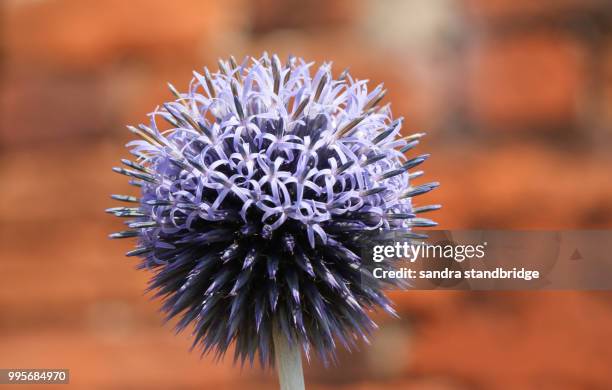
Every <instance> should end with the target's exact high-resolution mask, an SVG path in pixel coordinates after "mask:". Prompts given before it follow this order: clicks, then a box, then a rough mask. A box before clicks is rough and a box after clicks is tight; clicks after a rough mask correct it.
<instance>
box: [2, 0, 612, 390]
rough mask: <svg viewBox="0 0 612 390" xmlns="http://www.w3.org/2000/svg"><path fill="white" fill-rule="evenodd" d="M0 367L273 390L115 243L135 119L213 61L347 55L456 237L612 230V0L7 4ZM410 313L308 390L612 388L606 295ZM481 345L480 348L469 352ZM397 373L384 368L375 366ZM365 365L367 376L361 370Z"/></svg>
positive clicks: (56, 0)
mask: <svg viewBox="0 0 612 390" xmlns="http://www.w3.org/2000/svg"><path fill="white" fill-rule="evenodd" d="M0 7H1V8H0V9H1V14H0V16H1V18H2V22H1V25H0V28H1V29H2V34H1V35H0V45H1V46H0V49H1V51H0V53H1V57H0V58H1V60H2V68H1V69H2V71H1V73H0V77H1V83H2V84H0V182H1V183H3V184H2V191H0V245H1V247H2V249H3V250H2V255H1V257H2V258H1V260H0V271H1V272H0V310H1V312H2V313H3V315H2V316H0V367H8V366H41V367H42V366H66V367H70V368H71V369H72V370H73V378H74V385H75V387H77V388H88V389H90V388H149V389H152V388H159V389H167V388H196V387H197V388H209V387H212V386H214V387H216V388H238V387H240V388H246V387H247V386H250V387H251V388H268V387H269V386H271V385H272V383H273V381H274V379H273V377H272V376H271V375H267V374H266V375H264V374H261V373H259V371H257V370H248V369H246V370H245V371H243V372H242V374H240V375H238V376H236V375H235V373H236V372H237V370H234V369H232V367H231V361H224V362H223V363H222V364H220V365H215V364H214V363H213V362H212V361H211V359H208V358H205V359H204V360H199V358H198V356H197V353H193V354H189V353H187V352H186V351H187V349H188V346H189V339H188V337H186V336H179V337H174V336H173V334H172V332H171V331H170V327H169V326H165V327H162V325H161V320H160V316H159V314H158V313H157V312H156V309H157V306H158V305H157V303H156V302H149V301H148V300H147V299H146V298H145V297H143V296H142V290H143V289H144V286H145V284H146V280H147V275H145V274H142V273H137V272H135V271H134V270H133V269H132V268H133V262H130V261H123V260H122V256H123V255H122V253H123V252H124V251H125V250H126V249H127V247H128V246H129V243H121V244H116V243H112V244H111V243H108V242H107V241H106V240H105V238H104V237H105V235H106V233H108V232H110V231H113V230H114V229H115V228H116V224H115V221H114V220H112V219H111V218H107V217H106V216H105V215H103V213H102V212H101V210H103V209H104V208H105V207H107V206H109V205H110V204H111V202H110V200H109V199H108V197H107V194H109V193H112V192H115V191H118V190H119V189H121V188H125V183H124V180H122V178H119V177H115V176H114V175H113V174H112V173H111V172H110V167H111V166H112V165H113V164H115V163H116V161H117V160H118V159H119V158H120V157H122V156H124V155H125V150H124V149H123V148H122V144H123V143H125V142H126V141H127V140H128V139H129V137H128V135H127V134H126V132H125V131H124V126H125V124H128V123H134V122H137V121H140V120H143V119H144V117H145V114H146V113H147V112H149V111H151V109H152V108H153V107H154V106H155V105H156V104H159V103H160V102H161V101H163V100H164V99H168V98H169V97H170V95H169V93H168V92H167V89H166V87H165V82H166V81H170V82H172V83H173V84H175V85H176V86H177V87H178V88H179V89H181V88H184V87H185V86H186V85H187V83H188V81H189V79H190V75H191V71H192V70H193V69H198V68H200V67H202V66H204V65H206V66H212V67H214V66H215V65H214V64H215V63H216V58H217V57H219V56H227V55H230V54H233V55H235V56H237V57H240V56H242V55H246V54H251V55H258V54H260V53H261V52H262V51H264V50H267V51H269V52H278V53H279V54H281V55H287V54H289V53H293V54H296V55H301V56H304V57H307V58H311V59H313V60H317V61H322V60H329V59H333V60H334V66H335V69H336V70H337V71H340V70H341V69H343V68H344V67H350V69H351V71H352V72H353V73H354V74H355V75H356V76H357V77H360V78H370V79H371V81H372V82H373V83H378V82H384V83H385V86H386V87H387V88H388V89H389V95H388V100H389V101H390V102H392V104H393V106H392V107H393V110H394V112H395V114H396V115H404V116H405V117H406V121H405V132H409V131H427V132H428V134H429V135H428V137H427V138H426V139H425V142H424V143H423V146H422V147H421V148H420V150H419V152H420V151H427V152H431V153H432V154H433V157H432V158H431V160H430V161H428V162H427V164H426V166H425V170H426V173H427V175H426V179H425V180H429V179H430V180H437V181H440V182H441V183H442V186H441V187H440V188H439V189H438V190H436V191H434V192H433V193H431V194H428V195H426V196H427V199H424V200H422V201H421V202H422V203H442V204H443V205H444V208H443V209H442V210H441V211H440V212H438V213H437V214H436V215H435V216H433V215H432V217H435V219H436V220H438V221H439V222H440V224H441V226H443V227H445V228H484V227H498V228H500V227H504V228H610V226H612V182H611V180H610V174H609V172H610V168H611V167H612V164H611V163H612V156H611V155H610V152H609V150H610V147H611V146H612V130H611V129H612V31H611V29H612V6H611V4H610V2H609V1H605V0H601V1H596V0H583V1H581V0H558V1H554V2H553V1H549V2H534V1H528V0H520V1H511V0H489V1H485V0H457V1H452V0H430V1H404V0H385V1H379V0H359V1H350V0H340V1H334V2H329V1H323V0H315V1H308V2H305V1H295V0H291V1H281V0H255V1H246V0H230V1H196V0H180V1H175V2H167V1H145V0H132V1H129V2H128V1H120V0H104V1H94V0H5V1H4V2H2V3H1V5H0ZM393 298H394V299H395V301H396V302H397V303H398V307H399V310H400V313H401V314H402V317H403V320H402V321H389V320H387V319H381V321H383V322H384V324H383V326H382V327H381V330H380V331H379V332H378V334H377V336H376V337H375V339H374V340H373V346H372V347H368V348H364V349H363V351H362V352H359V353H355V354H353V355H350V356H349V355H345V354H342V363H341V364H342V365H341V367H340V368H339V369H335V370H324V369H322V368H321V367H318V366H317V365H316V364H315V365H314V366H313V367H312V368H310V369H309V370H308V373H307V374H308V380H309V382H310V383H311V384H312V388H336V387H340V388H363V389H366V388H375V389H382V388H404V387H405V386H409V385H410V386H412V387H413V388H424V389H471V388H475V389H478V388H538V389H542V388H544V389H547V388H551V389H560V388H577V389H578V388H594V389H596V388H610V387H612V381H611V378H610V375H609V372H608V367H609V365H610V362H612V347H611V346H610V343H609V342H607V341H606V340H609V339H610V337H612V334H611V333H610V332H611V329H612V326H611V325H612V306H611V305H610V298H611V295H610V294H609V293H570V292H568V293H554V292H551V293H543V294H533V293H497V294H493V293H473V294H469V293H454V292H445V293H444V292H441V293H438V292H418V293H402V294H397V293H396V294H394V295H393ZM468 336H474V337H473V338H471V337H468ZM381 362H383V363H382V364H381ZM351 367H353V368H351Z"/></svg>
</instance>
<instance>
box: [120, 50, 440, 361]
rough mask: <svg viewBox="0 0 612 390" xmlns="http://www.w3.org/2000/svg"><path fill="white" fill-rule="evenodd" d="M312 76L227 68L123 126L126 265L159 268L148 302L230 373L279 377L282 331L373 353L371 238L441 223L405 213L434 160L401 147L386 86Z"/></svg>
mask: <svg viewBox="0 0 612 390" xmlns="http://www.w3.org/2000/svg"><path fill="white" fill-rule="evenodd" d="M312 65H313V64H312V63H306V62H304V61H303V60H302V59H298V58H289V59H288V61H287V62H286V63H285V64H281V62H280V60H279V58H278V57H277V56H275V55H274V56H272V57H269V56H268V55H266V54H264V55H263V56H262V57H261V58H259V59H245V60H244V62H243V63H242V64H241V65H238V64H237V63H236V61H235V60H234V59H233V58H232V59H231V60H230V61H228V62H225V61H220V62H219V68H220V69H219V71H218V72H217V73H214V74H211V73H210V72H209V71H208V69H204V72H203V73H202V74H200V73H197V72H194V78H193V80H192V82H191V84H190V87H189V91H188V92H187V93H179V92H177V90H176V89H175V88H174V87H172V86H171V85H170V90H171V91H172V93H173V94H174V95H175V97H176V99H175V100H174V101H171V102H168V103H165V104H163V105H162V107H158V108H157V109H156V110H155V111H154V112H152V113H151V114H149V116H150V123H149V125H144V124H140V125H138V126H137V127H132V126H129V127H128V128H129V130H130V131H132V132H133V133H134V134H136V135H138V136H139V137H140V139H138V140H135V141H132V142H130V143H129V144H128V147H129V148H130V151H131V153H132V154H133V155H134V156H135V161H130V160H122V161H123V163H124V164H125V165H126V167H125V168H114V170H115V171H116V172H118V173H121V174H124V175H127V176H129V177H130V178H131V180H130V183H131V184H133V185H136V186H138V187H140V188H141V193H140V197H134V196H128V195H113V198H114V199H116V200H119V201H123V202H128V203H131V204H132V207H116V208H112V209H109V210H108V212H110V213H112V214H115V215H117V216H119V217H128V218H129V220H128V222H127V225H128V227H129V229H128V230H125V231H121V232H118V233H114V234H112V235H111V237H112V238H124V237H137V238H138V247H137V248H136V249H135V250H132V251H130V252H128V256H139V257H141V258H142V262H141V263H140V267H142V268H147V269H151V270H153V272H154V276H153V278H152V280H151V282H150V289H151V290H154V291H156V295H157V296H160V297H162V298H163V300H164V303H163V310H164V311H165V312H166V314H167V317H168V318H173V317H177V318H178V323H177V328H178V330H183V329H184V328H185V327H187V326H188V325H190V324H192V325H193V328H194V338H195V340H194V346H200V347H202V350H203V353H205V352H211V351H212V352H214V353H215V354H216V355H217V356H218V357H221V356H223V355H224V353H225V352H226V350H227V348H228V346H229V345H230V344H231V343H235V347H236V348H235V358H236V359H240V360H241V361H242V362H244V361H245V360H248V361H250V362H253V360H254V359H255V356H256V355H258V357H259V360H260V362H261V363H262V365H264V366H266V365H268V364H272V363H273V361H274V348H273V345H272V331H273V329H279V331H281V332H282V334H283V335H284V336H285V337H286V338H287V339H288V340H289V342H290V343H291V344H294V345H295V343H297V344H298V345H300V346H301V347H302V348H303V349H304V351H305V353H306V354H307V356H308V354H309V351H310V350H311V349H314V350H315V351H316V352H317V353H318V354H319V355H321V357H322V358H324V359H327V358H329V357H332V358H333V356H334V350H335V348H336V344H335V343H336V342H340V343H341V344H342V345H343V346H344V347H346V348H349V349H350V348H351V347H352V346H354V344H355V342H356V341H357V340H358V339H361V338H363V339H366V341H367V336H368V335H369V333H370V332H371V330H373V329H374V328H375V326H376V325H375V324H374V322H373V321H372V320H371V319H370V318H369V316H368V312H369V311H371V310H373V309H376V308H382V309H383V310H385V311H387V312H389V313H391V314H394V311H393V309H392V307H391V305H390V302H389V301H388V299H387V298H386V297H385V295H384V294H383V292H382V288H383V285H382V284H381V282H379V281H378V280H376V279H374V278H373V277H372V275H371V273H369V272H367V270H366V269H365V268H364V267H363V264H362V260H361V259H360V257H359V256H358V253H359V252H358V251H359V240H360V237H361V235H362V234H364V233H365V232H368V231H372V230H375V229H376V230H383V231H385V232H404V233H407V234H410V233H409V232H410V230H411V228H412V227H415V226H433V225H434V223H433V222H432V221H430V220H428V219H424V218H417V217H416V215H415V214H416V213H418V212H425V211H430V210H433V209H436V208H437V207H438V206H425V207H422V208H420V209H417V208H413V206H412V203H411V198H412V197H414V196H417V195H420V194H423V193H425V192H428V191H429V190H431V189H433V188H435V187H436V186H437V183H429V184H424V185H420V186H414V187H413V186H411V184H410V183H411V179H412V178H414V177H417V176H420V175H421V174H422V172H409V170H411V169H412V168H414V167H416V166H417V165H419V164H420V163H422V162H423V161H424V160H425V159H426V158H427V157H428V155H420V156H417V157H413V158H407V157H405V155H404V153H405V152H407V151H408V150H409V149H411V148H412V147H414V146H415V145H416V143H418V139H419V138H420V137H421V136H422V134H414V135H412V136H408V137H405V138H401V137H400V136H399V134H400V128H401V124H402V119H401V118H400V119H396V120H393V119H392V117H391V111H390V108H389V106H388V105H385V106H379V102H380V101H381V99H382V98H383V96H384V94H385V90H384V89H383V88H382V86H377V87H376V88H374V89H373V90H372V91H368V87H367V81H365V80H355V79H353V78H352V77H351V75H350V74H348V72H343V73H342V75H341V76H340V77H339V78H338V79H336V80H334V79H333V77H332V73H331V64H323V65H322V66H320V67H319V68H318V70H317V71H316V72H315V73H314V76H311V72H310V68H311V67H312ZM159 119H162V120H164V121H165V122H167V123H169V128H167V129H165V130H162V129H161V128H160V127H159V126H158V121H159Z"/></svg>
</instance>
